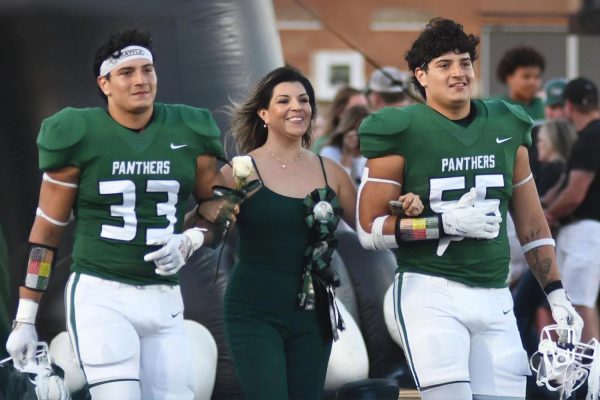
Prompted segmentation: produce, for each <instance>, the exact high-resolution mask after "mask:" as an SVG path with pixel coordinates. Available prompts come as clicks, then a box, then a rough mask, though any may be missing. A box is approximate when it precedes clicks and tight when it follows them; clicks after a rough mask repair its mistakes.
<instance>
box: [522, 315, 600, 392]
mask: <svg viewBox="0 0 600 400" xmlns="http://www.w3.org/2000/svg"><path fill="white" fill-rule="evenodd" d="M574 338H575V331H574V330H573V329H572V328H570V327H567V328H565V327H563V326H559V325H549V326H546V327H545V328H544V329H542V333H541V334H540V343H539V345H538V351H536V352H535V353H534V354H533V356H531V360H530V365H531V369H532V370H533V371H534V372H535V374H536V383H537V385H538V386H546V388H547V389H548V390H550V391H553V392H555V391H558V392H559V393H560V399H561V400H562V399H567V398H569V396H571V394H572V393H573V391H575V390H577V389H578V388H580V387H581V385H583V384H584V382H585V380H586V379H587V378H588V376H589V380H588V395H587V397H586V399H587V400H597V399H598V398H599V395H600V393H599V391H600V343H599V342H598V341H597V340H596V339H592V340H590V341H589V342H588V343H580V342H575V340H574Z"/></svg>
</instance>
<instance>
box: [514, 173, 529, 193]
mask: <svg viewBox="0 0 600 400" xmlns="http://www.w3.org/2000/svg"><path fill="white" fill-rule="evenodd" d="M532 179H533V174H531V173H530V174H529V175H527V177H526V178H525V179H523V180H522V181H521V182H517V183H515V184H514V185H513V189H516V188H518V187H519V186H523V185H524V184H526V183H527V182H529V181H530V180H532Z"/></svg>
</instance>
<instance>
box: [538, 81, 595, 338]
mask: <svg viewBox="0 0 600 400" xmlns="http://www.w3.org/2000/svg"><path fill="white" fill-rule="evenodd" d="M563 95H564V102H565V104H564V111H565V116H566V117H567V118H568V119H569V120H570V121H571V122H572V123H573V125H575V128H576V129H577V132H578V133H577V136H578V138H577V140H576V142H575V144H574V145H573V149H572V150H571V156H570V157H569V160H568V162H567V183H566V186H564V188H563V189H562V190H561V191H560V192H559V194H558V196H557V197H555V199H554V200H553V201H551V202H549V203H548V204H549V205H548V207H547V208H546V211H545V213H546V218H547V219H548V222H549V223H551V224H554V225H558V224H561V228H560V232H559V234H558V238H557V248H556V253H557V259H558V264H559V266H560V268H561V274H562V276H563V281H564V285H565V288H566V289H567V291H568V292H569V294H570V295H571V297H572V299H571V301H572V302H573V304H574V305H575V308H576V309H577V311H578V312H579V313H580V314H581V316H582V317H583V320H584V321H585V325H584V330H583V335H582V341H584V342H585V341H588V340H589V339H591V338H593V337H595V338H598V337H599V336H600V329H599V328H598V308H597V306H596V300H597V298H598V293H599V291H600V111H599V109H598V88H597V86H596V84H595V83H594V82H592V81H590V80H589V79H586V78H577V79H573V80H572V81H570V82H569V83H568V84H567V85H566V86H565V89H564V94H563Z"/></svg>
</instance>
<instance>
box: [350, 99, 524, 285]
mask: <svg viewBox="0 0 600 400" xmlns="http://www.w3.org/2000/svg"><path fill="white" fill-rule="evenodd" d="M471 107H473V108H474V110H475V112H476V115H475V117H474V118H473V120H472V121H471V122H470V123H469V124H468V125H467V126H462V125H461V124H459V123H456V122H453V121H451V120H449V119H447V118H446V117H444V116H443V115H441V114H439V113H438V112H437V111H435V110H433V109H432V108H431V107H428V106H426V105H424V104H415V105H411V106H408V107H403V108H392V107H389V108H384V109H382V110H380V111H379V112H377V113H375V114H373V115H371V116H370V117H368V118H367V119H365V120H364V121H363V123H362V124H361V126H360V128H359V137H360V148H361V153H362V154H363V155H364V156H365V157H367V158H377V157H384V156H389V155H400V156H402V157H403V158H404V161H405V164H404V175H403V176H404V182H403V187H402V192H403V193H408V192H413V193H416V194H418V195H419V196H420V197H421V200H422V201H423V204H424V206H425V209H424V211H423V215H428V214H429V215H431V214H432V212H433V213H443V212H444V211H446V210H448V209H449V208H451V207H453V206H454V205H455V204H456V202H457V201H458V199H459V198H460V197H461V196H462V195H463V194H465V193H467V192H468V191H469V190H470V189H471V188H472V187H475V188H476V191H477V200H476V205H477V206H479V205H490V206H497V207H498V208H499V211H500V213H501V216H502V224H501V229H500V234H499V236H498V238H496V239H493V240H478V239H468V238H465V239H461V240H459V241H452V242H451V243H450V245H449V247H448V249H447V250H446V251H445V252H444V254H443V255H442V256H437V255H436V249H437V247H438V242H439V241H437V240H430V241H416V242H406V243H402V244H401V245H400V247H399V248H398V250H397V260H398V268H399V270H400V271H402V272H420V273H425V274H428V275H434V276H442V277H445V278H448V279H451V280H454V281H457V282H461V283H464V284H467V285H470V286H477V287H494V288H499V287H504V286H506V277H507V274H508V263H509V260H510V252H509V247H508V239H507V236H506V212H507V209H508V204H509V201H510V199H511V196H512V190H513V183H512V182H513V169H514V165H515V158H516V154H517V149H518V148H519V146H521V145H526V146H529V145H531V134H530V130H531V126H532V121H531V118H530V117H529V116H528V115H527V114H526V113H525V112H524V111H523V110H522V108H520V107H519V106H513V105H510V104H508V103H505V102H503V101H501V100H487V101H480V100H472V101H471Z"/></svg>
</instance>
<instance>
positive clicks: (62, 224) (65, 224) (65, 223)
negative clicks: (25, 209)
mask: <svg viewBox="0 0 600 400" xmlns="http://www.w3.org/2000/svg"><path fill="white" fill-rule="evenodd" d="M35 215H37V216H38V217H41V218H44V219H45V220H46V221H48V222H50V223H51V224H54V225H56V226H67V225H69V222H70V221H71V220H70V219H69V220H67V221H65V222H60V221H57V220H55V219H54V218H52V217H50V216H48V215H47V214H46V213H45V212H43V211H42V209H41V208H39V207H38V208H37V209H36V210H35Z"/></svg>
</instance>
